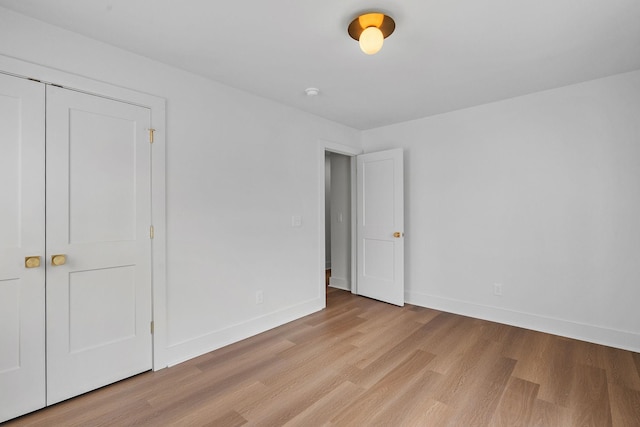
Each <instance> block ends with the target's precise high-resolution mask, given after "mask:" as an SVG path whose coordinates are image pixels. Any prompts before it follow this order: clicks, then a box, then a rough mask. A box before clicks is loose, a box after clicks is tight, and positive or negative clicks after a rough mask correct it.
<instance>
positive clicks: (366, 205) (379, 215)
mask: <svg viewBox="0 0 640 427" xmlns="http://www.w3.org/2000/svg"><path fill="white" fill-rule="evenodd" d="M403 179H404V178H403V161H402V149H394V150H388V151H380V152H377V153H369V154H362V155H359V156H358V157H357V215H358V218H357V233H356V237H357V241H358V243H357V259H358V261H357V264H358V283H357V293H358V294H360V295H363V296H367V297H370V298H375V299H378V300H380V301H385V302H388V303H391V304H395V305H399V306H403V305H404V193H403V192H404V189H403V187H404V186H403Z"/></svg>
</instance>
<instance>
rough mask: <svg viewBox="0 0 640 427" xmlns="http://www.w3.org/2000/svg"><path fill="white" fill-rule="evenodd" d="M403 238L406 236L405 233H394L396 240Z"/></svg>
mask: <svg viewBox="0 0 640 427" xmlns="http://www.w3.org/2000/svg"><path fill="white" fill-rule="evenodd" d="M402 236H404V233H401V232H399V231H396V232H395V233H393V237H395V238H396V239H399V238H400V237H402Z"/></svg>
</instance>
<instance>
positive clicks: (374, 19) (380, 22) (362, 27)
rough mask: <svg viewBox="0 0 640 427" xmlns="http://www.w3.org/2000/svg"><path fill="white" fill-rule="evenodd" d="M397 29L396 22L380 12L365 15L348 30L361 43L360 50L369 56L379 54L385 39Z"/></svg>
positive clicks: (350, 25) (354, 21)
mask: <svg viewBox="0 0 640 427" xmlns="http://www.w3.org/2000/svg"><path fill="white" fill-rule="evenodd" d="M395 29H396V23H395V21H394V20H393V19H392V18H391V17H390V16H387V15H385V14H384V13H380V12H372V13H365V14H364V15H360V16H358V17H357V18H356V19H354V20H353V21H351V24H349V28H348V29H347V31H348V33H349V35H350V36H351V38H352V39H354V40H357V41H358V42H359V43H360V49H362V51H363V52H364V53H366V54H367V55H373V54H374V53H378V51H379V50H380V49H382V44H383V43H384V39H386V38H387V37H389V36H390V35H391V33H393V30H395Z"/></svg>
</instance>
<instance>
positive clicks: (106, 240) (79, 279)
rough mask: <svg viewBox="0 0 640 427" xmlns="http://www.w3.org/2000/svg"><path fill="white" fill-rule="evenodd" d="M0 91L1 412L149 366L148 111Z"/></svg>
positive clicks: (73, 95) (0, 83) (22, 409)
mask: <svg viewBox="0 0 640 427" xmlns="http://www.w3.org/2000/svg"><path fill="white" fill-rule="evenodd" d="M45 87H46V89H45ZM0 89H1V90H0V124H1V128H0V137H1V138H2V139H1V147H0V149H1V152H2V156H0V179H1V180H2V182H3V183H4V184H5V185H2V186H0V197H1V199H0V200H1V201H2V209H1V211H0V255H2V256H0V320H1V323H0V325H1V326H0V328H1V329H0V401H1V402H2V405H0V408H1V409H0V421H2V420H6V419H9V418H12V417H15V416H18V415H20V414H23V413H26V412H29V411H31V410H34V409H37V408H40V407H43V406H45V405H50V404H53V403H56V402H59V401H61V400H64V399H67V398H70V397H73V396H76V395H78V394H81V393H84V392H87V391H90V390H93V389H95V388H98V387H101V386H104V385H106V384H110V383H112V382H115V381H118V380H120V379H123V378H126V377H129V376H131V375H135V374H137V373H140V372H143V371H146V370H149V369H151V364H152V342H151V337H152V335H151V330H150V322H151V244H150V235H149V231H150V224H151V220H150V217H151V212H150V204H151V200H150V194H151V188H150V187H151V180H150V174H151V171H150V144H149V140H148V130H149V127H150V110H149V109H147V108H144V107H140V106H135V105H131V104H128V103H124V102H119V101H114V100H111V99H105V98H101V97H98V96H93V95H89V94H85V93H81V92H76V91H72V90H68V89H63V88H59V87H54V86H50V85H49V86H45V85H43V84H41V83H37V82H32V81H29V80H24V79H20V78H16V77H9V76H4V75H0ZM45 100H46V101H45ZM45 119H46V127H45ZM45 171H46V176H45ZM45 205H46V209H45ZM45 213H46V214H45ZM45 227H46V229H45ZM28 257H39V261H40V265H39V266H38V265H36V264H37V262H36V261H34V258H30V259H27V258H28ZM45 313H46V317H45ZM45 337H46V339H45ZM45 342H46V345H45ZM45 366H46V373H45Z"/></svg>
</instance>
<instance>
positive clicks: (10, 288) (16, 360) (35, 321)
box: [0, 74, 45, 422]
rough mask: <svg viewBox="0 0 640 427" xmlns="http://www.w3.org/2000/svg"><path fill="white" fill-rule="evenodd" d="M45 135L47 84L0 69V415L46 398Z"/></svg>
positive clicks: (38, 405)
mask: <svg viewBox="0 0 640 427" xmlns="http://www.w3.org/2000/svg"><path fill="white" fill-rule="evenodd" d="M44 141H45V140H44V85H42V84H39V83H36V82H32V81H29V80H25V79H20V78H17V77H11V76H7V75H4V74H0V422H2V421H5V420H8V419H10V418H13V417H16V416H18V415H21V414H23V413H26V412H30V411H33V410H35V409H38V408H42V407H43V406H44V405H45V358H44V354H45V353H44V346H45V339H44V334H45V323H44V310H45V270H44V265H40V266H37V263H36V262H35V260H36V259H37V258H34V259H32V260H31V261H30V262H29V263H27V262H26V260H25V258H27V257H32V256H33V257H39V261H40V262H41V263H43V257H44V252H45V247H44V246H45V243H44V224H45V219H44V215H45V210H44V208H45V206H44ZM27 264H28V265H29V266H30V268H27Z"/></svg>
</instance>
